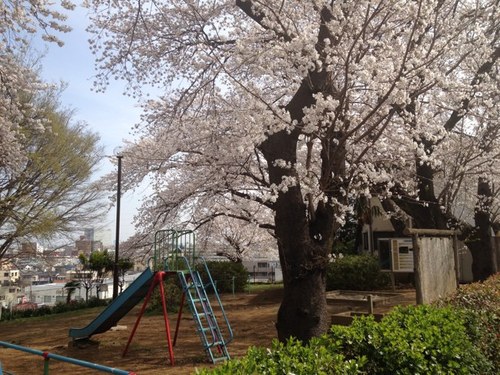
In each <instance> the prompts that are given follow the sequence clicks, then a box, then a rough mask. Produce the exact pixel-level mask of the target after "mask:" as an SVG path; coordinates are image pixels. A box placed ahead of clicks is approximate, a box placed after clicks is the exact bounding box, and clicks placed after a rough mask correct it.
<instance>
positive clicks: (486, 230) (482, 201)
mask: <svg viewBox="0 0 500 375" xmlns="http://www.w3.org/2000/svg"><path fill="white" fill-rule="evenodd" d="M477 195H478V202H477V205H476V209H475V212H474V224H475V228H474V229H473V231H472V233H471V235H470V236H469V238H470V239H469V240H468V241H467V242H466V243H467V246H468V247H469V249H470V251H471V254H472V277H473V280H474V281H483V280H486V279H487V278H488V277H489V276H491V275H493V274H494V273H495V268H496V267H495V264H494V258H495V257H494V253H493V252H494V251H495V249H494V247H493V244H492V223H491V205H492V191H491V187H490V184H489V181H488V179H486V178H479V180H478V183H477Z"/></svg>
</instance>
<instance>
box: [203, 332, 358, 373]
mask: <svg viewBox="0 0 500 375" xmlns="http://www.w3.org/2000/svg"><path fill="white" fill-rule="evenodd" d="M334 345H335V343H334V342H333V341H331V340H325V339H324V338H314V339H312V340H311V341H310V342H309V344H308V345H302V343H301V342H300V341H297V340H290V341H288V342H287V343H286V344H283V343H280V342H278V341H277V340H275V341H273V344H272V347H271V349H264V348H255V347H252V348H250V349H249V350H248V353H247V355H246V356H245V357H244V358H242V359H237V360H231V361H228V362H225V363H224V364H222V365H221V366H219V367H217V368H215V369H212V370H209V369H202V370H199V371H197V374H200V375H207V374H212V375H252V374H255V375H265V374H269V375H271V374H273V375H274V374H295V375H310V374H318V375H327V374H328V375H330V374H332V375H333V374H346V375H347V374H358V373H359V365H358V363H357V362H356V361H350V360H347V361H346V360H345V359H344V356H343V355H341V354H338V353H337V350H336V349H337V348H336V347H334Z"/></svg>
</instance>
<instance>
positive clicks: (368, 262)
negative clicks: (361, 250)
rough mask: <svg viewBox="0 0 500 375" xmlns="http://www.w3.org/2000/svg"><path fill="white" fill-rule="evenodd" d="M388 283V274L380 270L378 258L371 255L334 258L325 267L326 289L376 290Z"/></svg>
mask: <svg viewBox="0 0 500 375" xmlns="http://www.w3.org/2000/svg"><path fill="white" fill-rule="evenodd" d="M389 285H390V276H389V275H388V274H387V273H384V272H381V271H380V265H379V262H378V259H377V258H376V257H373V256H371V255H346V256H343V257H337V258H335V259H334V260H333V261H332V262H331V263H330V264H329V265H328V268H327V273H326V289H327V290H337V289H341V290H376V289H381V288H384V287H387V286H389Z"/></svg>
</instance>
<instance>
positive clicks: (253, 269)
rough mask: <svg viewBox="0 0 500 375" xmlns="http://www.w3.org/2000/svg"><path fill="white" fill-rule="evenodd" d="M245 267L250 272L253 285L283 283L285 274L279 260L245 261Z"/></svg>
mask: <svg viewBox="0 0 500 375" xmlns="http://www.w3.org/2000/svg"><path fill="white" fill-rule="evenodd" d="M243 266H244V267H245V268H246V270H247V271H248V274H249V281H250V282H251V283H275V282H281V281H283V272H282V271H281V265H280V262H279V260H268V259H255V260H244V261H243Z"/></svg>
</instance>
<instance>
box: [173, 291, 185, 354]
mask: <svg viewBox="0 0 500 375" xmlns="http://www.w3.org/2000/svg"><path fill="white" fill-rule="evenodd" d="M185 300H186V292H182V296H181V305H180V306H179V313H178V314H177V323H176V324H175V335H174V346H175V343H176V342H177V334H178V333H179V326H180V324H181V318H182V308H183V307H184V302H185Z"/></svg>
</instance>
